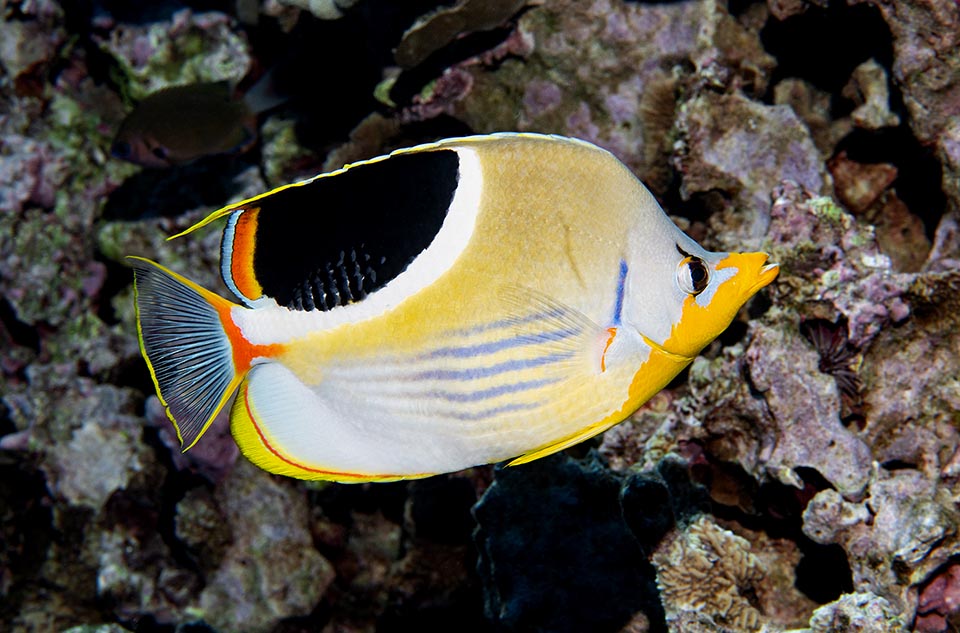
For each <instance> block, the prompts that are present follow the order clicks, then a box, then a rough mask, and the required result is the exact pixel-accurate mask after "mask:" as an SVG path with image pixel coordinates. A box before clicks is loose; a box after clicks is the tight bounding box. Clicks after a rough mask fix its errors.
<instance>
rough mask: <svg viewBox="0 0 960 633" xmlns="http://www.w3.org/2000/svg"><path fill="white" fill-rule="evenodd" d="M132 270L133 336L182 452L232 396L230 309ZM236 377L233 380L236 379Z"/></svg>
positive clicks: (179, 281) (153, 266) (140, 264)
mask: <svg viewBox="0 0 960 633" xmlns="http://www.w3.org/2000/svg"><path fill="white" fill-rule="evenodd" d="M128 259H130V260H132V262H133V264H132V266H133V269H134V273H135V274H134V295H135V297H136V305H137V334H138V335H139V337H140V351H141V352H142V353H143V357H144V359H145V360H146V361H147V367H148V368H149V369H150V375H151V376H152V377H153V383H154V385H155V386H156V388H157V396H159V398H160V402H162V403H163V406H164V407H166V409H167V415H168V416H169V417H170V419H171V420H172V421H173V425H174V428H176V430H177V437H178V438H179V439H180V445H181V446H182V447H183V450H184V451H186V450H187V449H189V448H191V447H192V446H193V445H194V444H196V443H197V440H199V439H200V437H201V436H202V435H203V434H204V432H205V431H206V430H207V427H209V426H210V424H211V423H212V422H213V419H214V418H215V417H217V414H218V413H219V412H220V410H221V409H222V408H223V405H224V404H226V403H227V401H228V400H229V399H230V396H231V395H233V392H234V391H235V390H236V388H237V386H238V385H239V384H240V381H241V380H242V379H243V375H244V374H246V372H247V370H248V369H249V363H247V364H246V365H247V366H246V367H243V368H242V373H241V372H238V369H237V367H236V363H235V361H234V359H235V357H236V355H235V353H234V345H235V344H242V342H245V341H242V340H240V341H231V336H230V334H229V333H228V330H227V327H228V325H229V326H231V330H235V329H236V327H235V326H233V321H232V320H231V319H230V309H231V308H233V307H234V306H235V305H236V304H234V303H231V302H230V301H227V300H226V299H224V298H222V297H220V296H218V295H216V294H214V293H212V292H210V291H209V290H206V289H204V288H202V287H200V286H198V285H197V284H195V283H193V282H192V281H190V280H189V279H186V278H185V277H182V276H180V275H178V274H176V273H175V272H173V271H170V270H168V269H166V268H164V267H163V266H161V265H160V264H157V263H156V262H152V261H150V260H149V259H144V258H142V257H129V258H128ZM238 374H239V375H238Z"/></svg>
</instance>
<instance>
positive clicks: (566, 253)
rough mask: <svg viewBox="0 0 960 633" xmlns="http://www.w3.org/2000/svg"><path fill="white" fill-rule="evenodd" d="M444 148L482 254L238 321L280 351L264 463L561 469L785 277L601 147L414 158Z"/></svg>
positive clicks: (274, 467) (276, 467)
mask: <svg viewBox="0 0 960 633" xmlns="http://www.w3.org/2000/svg"><path fill="white" fill-rule="evenodd" d="M437 148H446V149H451V148H452V149H456V150H457V151H458V153H459V154H460V156H461V173H460V187H462V188H463V187H465V186H466V185H470V186H472V187H473V188H474V191H473V193H472V194H471V195H472V197H470V196H468V195H467V194H464V198H463V199H464V200H467V203H463V204H467V205H468V206H469V205H473V206H472V208H470V210H469V211H468V212H465V213H464V214H463V215H462V217H466V218H468V219H469V223H468V224H469V236H468V239H466V240H465V243H464V245H463V246H462V248H461V249H460V250H458V251H457V252H456V253H455V256H451V257H449V258H447V259H448V260H449V261H450V262H451V263H450V264H449V266H447V267H446V268H445V269H443V270H440V271H433V272H434V273H435V274H433V275H432V277H430V279H429V283H427V284H426V285H425V286H423V287H417V288H416V290H415V291H414V292H411V293H410V294H409V295H406V296H401V297H399V299H396V300H393V299H391V300H386V299H383V297H390V296H392V295H390V293H389V292H388V289H389V286H388V287H387V288H384V292H383V294H382V296H381V297H380V298H378V297H377V295H378V294H380V293H373V294H372V295H370V297H368V298H367V299H365V300H363V301H361V302H359V303H357V304H356V305H348V306H343V307H339V308H334V309H333V310H331V311H329V312H317V313H310V312H306V313H304V312H293V311H290V310H287V309H286V308H283V307H279V306H269V305H265V306H257V307H255V308H254V309H249V308H244V307H240V306H235V307H233V308H231V310H230V315H231V318H232V321H233V323H234V324H235V326H236V328H238V330H239V332H240V333H241V334H242V338H243V339H244V341H245V342H246V343H249V344H251V345H253V346H260V349H267V347H264V346H273V347H272V348H270V349H271V350H272V351H271V353H270V354H269V355H264V356H262V357H258V356H256V354H254V355H253V358H252V361H251V367H252V368H251V370H250V373H249V374H248V375H247V378H246V380H245V381H244V382H243V384H242V385H241V387H240V390H239V394H238V397H237V398H236V401H235V404H234V408H233V411H232V425H233V431H234V436H235V437H236V439H237V442H238V444H239V445H240V447H241V449H242V451H243V452H244V454H245V455H246V456H247V457H248V458H250V459H251V460H252V461H254V462H255V463H256V464H258V465H259V466H261V467H263V468H265V469H267V470H270V471H271V472H277V473H282V474H286V475H291V476H295V477H302V478H326V479H335V480H340V481H364V480H385V479H396V478H404V477H418V476H426V475H430V474H434V473H438V472H446V471H452V470H457V469H460V468H464V467H468V466H471V465H476V464H482V463H489V462H497V461H502V460H506V459H511V458H513V462H512V463H521V462H524V461H528V460H530V459H535V458H537V457H541V456H543V455H546V454H549V453H552V452H554V451H557V450H560V449H562V448H565V447H567V446H570V445H572V444H574V443H576V442H579V441H581V440H583V439H586V438H588V437H591V436H593V435H595V434H597V433H600V432H602V431H604V430H606V429H607V428H609V427H611V426H613V425H614V424H616V423H618V422H620V421H621V420H623V419H624V418H625V417H627V416H628V415H629V414H630V413H632V412H633V411H634V410H636V408H637V407H639V406H640V405H641V404H642V403H643V402H645V401H646V400H647V399H649V398H650V397H651V396H653V395H654V394H655V393H657V392H658V391H659V390H660V389H662V388H663V387H664V386H665V385H666V384H667V383H668V382H669V381H670V380H671V379H672V378H673V377H674V376H676V375H677V373H679V372H680V371H681V370H682V369H683V368H684V367H685V366H686V365H687V364H688V363H689V362H690V361H691V360H692V359H693V357H694V356H695V355H696V354H697V353H698V352H699V350H700V349H702V347H703V346H704V345H706V344H707V343H708V342H710V341H711V340H712V339H713V338H715V337H716V336H717V335H718V334H719V333H720V332H721V331H722V330H723V329H724V328H726V326H727V325H728V324H729V323H730V321H731V320H732V318H733V317H734V315H735V314H736V312H737V311H738V310H739V308H740V306H741V305H742V304H743V303H744V302H745V301H746V300H747V299H749V298H750V296H752V295H753V294H754V293H755V292H756V291H757V290H758V289H759V288H761V287H762V286H764V285H766V284H767V283H769V282H770V281H772V279H773V278H774V277H775V276H776V273H777V269H776V266H775V265H765V262H766V256H765V255H763V254H758V253H755V254H725V253H724V254H717V253H708V252H706V251H704V250H703V249H702V248H700V247H699V246H698V245H697V244H696V243H694V242H693V241H692V240H690V239H689V238H688V237H687V236H685V235H683V233H682V232H680V231H679V230H678V229H677V228H676V227H675V226H674V225H673V224H672V222H670V220H669V218H667V217H666V215H665V214H664V213H663V211H662V210H661V209H660V208H659V206H658V205H657V203H656V201H655V200H654V199H653V197H652V196H651V195H650V193H649V192H648V191H647V190H646V188H645V187H643V185H642V184H640V183H639V181H637V180H636V178H635V177H634V176H633V175H632V174H631V173H630V172H629V171H628V170H627V169H626V167H624V166H623V165H622V164H621V163H620V162H619V161H617V160H616V159H615V158H614V157H613V156H612V155H610V154H609V153H607V152H604V151H602V150H599V149H598V148H596V147H594V146H592V145H589V144H586V143H583V142H579V141H573V140H569V139H560V138H557V137H543V136H537V135H495V136H487V137H469V138H467V139H454V140H450V141H442V142H440V143H439V144H433V145H428V146H421V147H418V148H413V149H410V150H402V151H405V152H410V151H412V152H416V151H431V150H434V149H437ZM387 160H389V159H387ZM330 177H336V176H335V175H333V176H330ZM464 190H466V189H464ZM459 195H460V194H459V192H458V196H459ZM253 206H254V205H253V203H252V202H250V201H248V202H246V203H240V204H238V205H234V206H232V207H228V208H227V209H225V210H224V211H222V212H218V213H219V215H225V214H226V213H228V212H232V211H234V210H236V209H245V208H252V207H253ZM465 208H467V207H465ZM219 215H218V214H214V215H213V216H211V219H212V218H214V217H219ZM451 217H453V214H451ZM451 222H452V220H451ZM201 224H203V223H201ZM291 230H296V227H291ZM438 242H439V238H438ZM435 247H436V248H437V249H440V248H442V245H440V244H437V243H435V244H431V246H430V248H435ZM427 252H428V253H429V252H431V251H429V249H428V251H427ZM438 252H439V251H438ZM685 256H686V258H685ZM691 258H693V259H696V260H697V261H699V262H703V266H704V267H706V268H708V269H709V274H710V276H711V284H713V285H711V286H707V288H706V289H705V290H702V291H700V292H698V293H695V294H691V293H686V292H684V290H683V289H682V288H681V287H678V282H677V275H678V270H679V271H681V272H683V271H684V270H685V268H684V267H687V266H690V264H689V263H688V262H689V260H690V259H691ZM441 259H442V258H441ZM698 265H699V264H698ZM412 269H413V266H411V270H412ZM411 274H414V273H411ZM378 302H379V303H378ZM338 311H339V312H338ZM234 346H235V347H236V343H234ZM145 354H146V355H147V357H148V359H149V356H150V354H149V352H148V351H147V350H145ZM159 391H161V392H162V391H163V388H162V385H160V388H159ZM161 395H163V394H161ZM168 397H169V395H168Z"/></svg>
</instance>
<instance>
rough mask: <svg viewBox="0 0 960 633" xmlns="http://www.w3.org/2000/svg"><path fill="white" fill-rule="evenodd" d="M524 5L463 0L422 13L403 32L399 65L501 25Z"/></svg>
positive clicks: (504, 0)
mask: <svg viewBox="0 0 960 633" xmlns="http://www.w3.org/2000/svg"><path fill="white" fill-rule="evenodd" d="M525 4H526V0H498V1H496V2H490V1H483V0H481V1H477V0H461V1H460V2H457V3H456V4H455V5H453V6H451V7H442V8H439V9H437V10H435V11H433V12H431V13H428V14H427V15H424V16H422V17H421V18H420V19H418V20H417V22H416V23H415V24H414V25H413V26H411V27H410V28H409V29H408V30H407V32H406V33H404V34H403V38H402V39H401V40H400V43H399V44H397V47H396V49H395V51H394V58H395V59H396V60H397V63H398V64H399V65H400V66H402V67H404V68H412V67H414V66H416V65H417V64H420V63H421V62H423V61H424V60H425V59H427V58H428V57H429V56H430V55H431V54H433V53H434V52H436V51H438V50H440V49H441V48H443V47H444V46H446V45H447V44H449V43H450V42H452V41H453V40H454V38H456V37H458V36H462V35H465V34H467V33H472V32H474V31H488V30H490V29H494V28H496V27H498V26H500V25H501V24H503V23H504V22H506V21H507V20H508V19H509V18H510V17H511V16H513V15H514V14H515V13H517V11H519V10H520V9H521V8H522V7H523V6H524V5H525Z"/></svg>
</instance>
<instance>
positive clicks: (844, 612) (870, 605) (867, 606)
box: [810, 593, 906, 633]
mask: <svg viewBox="0 0 960 633" xmlns="http://www.w3.org/2000/svg"><path fill="white" fill-rule="evenodd" d="M905 630H906V625H905V623H904V621H903V618H901V617H900V615H899V613H897V610H896V609H895V608H894V607H893V605H891V604H890V603H889V602H887V601H886V600H884V599H883V598H881V597H879V596H875V595H873V594H870V593H851V594H846V595H844V596H841V597H840V599H839V600H836V601H834V602H831V603H830V604H825V605H823V606H822V607H820V608H819V609H817V610H816V611H814V612H813V616H812V617H811V618H810V631H811V633H833V632H834V631H851V632H852V631H856V632H858V633H901V632H902V631H905Z"/></svg>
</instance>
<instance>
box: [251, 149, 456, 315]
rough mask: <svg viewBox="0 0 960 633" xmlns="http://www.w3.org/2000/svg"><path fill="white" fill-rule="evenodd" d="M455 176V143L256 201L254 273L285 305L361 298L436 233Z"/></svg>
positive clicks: (322, 305)
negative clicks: (448, 146)
mask: <svg viewBox="0 0 960 633" xmlns="http://www.w3.org/2000/svg"><path fill="white" fill-rule="evenodd" d="M458 181H459V158H458V157H457V153H456V152H455V151H454V150H449V149H444V150H433V151H422V152H414V153H409V154H399V155H396V156H392V157H390V158H387V159H385V160H381V161H377V162H373V163H368V164H362V165H357V166H355V167H351V168H350V169H348V170H347V171H345V172H343V173H341V174H338V175H335V176H329V177H325V178H318V179H316V180H314V181H313V182H311V183H310V184H306V185H302V186H297V187H289V188H287V189H283V190H281V191H278V192H276V193H275V194H272V195H269V196H266V197H264V198H261V199H259V200H257V202H256V204H257V206H259V207H260V212H259V214H258V217H257V233H256V238H255V248H254V256H253V272H254V275H255V277H256V279H257V282H258V283H259V284H260V287H261V288H262V289H263V294H264V295H266V296H270V297H273V298H274V299H275V300H276V301H277V303H279V304H280V305H282V306H286V307H287V308H290V309H293V310H329V309H331V308H333V307H336V306H341V305H346V304H348V303H353V302H356V301H359V300H361V299H363V298H364V297H366V296H367V295H368V294H370V293H372V292H374V291H376V290H377V289H379V288H381V287H383V286H384V285H385V284H386V283H387V282H389V281H390V280H391V279H394V278H395V277H396V276H397V275H399V274H400V273H402V272H403V271H404V270H405V269H406V268H407V266H409V265H410V263H411V262H412V261H413V260H414V259H416V257H417V256H418V255H420V253H422V252H423V250H424V249H426V248H427V246H429V245H430V243H431V242H432V241H433V239H434V237H436V235H437V232H438V231H439V230H440V227H441V226H442V225H443V221H444V219H445V218H446V215H447V211H448V209H449V207H450V202H451V201H452V200H453V195H454V193H455V192H456V189H457V183H458Z"/></svg>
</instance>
